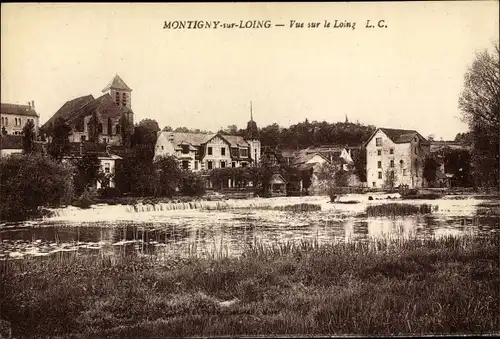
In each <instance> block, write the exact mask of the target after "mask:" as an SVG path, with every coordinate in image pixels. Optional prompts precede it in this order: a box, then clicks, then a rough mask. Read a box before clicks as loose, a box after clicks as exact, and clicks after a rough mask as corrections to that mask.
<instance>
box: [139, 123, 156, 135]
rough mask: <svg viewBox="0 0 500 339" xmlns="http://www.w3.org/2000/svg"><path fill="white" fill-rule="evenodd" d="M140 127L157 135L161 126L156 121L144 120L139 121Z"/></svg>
mask: <svg viewBox="0 0 500 339" xmlns="http://www.w3.org/2000/svg"><path fill="white" fill-rule="evenodd" d="M138 126H140V127H144V128H145V129H146V130H147V131H151V132H152V133H155V134H156V132H158V131H160V126H159V125H158V122H157V121H156V120H154V119H142V120H141V121H139V124H138Z"/></svg>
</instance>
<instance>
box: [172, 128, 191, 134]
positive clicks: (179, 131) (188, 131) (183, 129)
mask: <svg viewBox="0 0 500 339" xmlns="http://www.w3.org/2000/svg"><path fill="white" fill-rule="evenodd" d="M174 132H177V133H190V132H191V130H190V129H189V128H187V127H177V128H176V129H174Z"/></svg>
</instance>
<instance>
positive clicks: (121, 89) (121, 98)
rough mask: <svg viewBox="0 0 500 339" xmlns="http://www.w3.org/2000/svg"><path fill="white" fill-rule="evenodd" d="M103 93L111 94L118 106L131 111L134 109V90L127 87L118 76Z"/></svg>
mask: <svg viewBox="0 0 500 339" xmlns="http://www.w3.org/2000/svg"><path fill="white" fill-rule="evenodd" d="M102 92H103V93H107V94H109V95H110V96H111V98H112V99H113V100H114V101H115V103H116V104H117V105H118V106H120V107H123V108H128V109H129V110H131V109H132V94H131V92H132V89H131V88H130V87H128V86H127V84H126V83H125V81H123V79H122V78H120V76H119V75H118V74H115V76H114V77H113V79H112V80H111V82H110V83H109V84H108V85H107V86H106V87H104V89H103V90H102Z"/></svg>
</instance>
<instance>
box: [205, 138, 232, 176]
mask: <svg viewBox="0 0 500 339" xmlns="http://www.w3.org/2000/svg"><path fill="white" fill-rule="evenodd" d="M205 147H206V148H205V152H204V153H205V156H204V158H203V162H202V168H203V169H208V165H207V163H208V161H212V164H213V165H212V168H220V167H221V161H225V162H226V167H231V145H229V144H228V143H227V142H226V141H224V140H223V139H222V138H220V137H218V136H216V137H214V138H212V139H210V140H209V141H208V142H207V144H206V146H205ZM208 147H212V155H209V154H208ZM222 148H225V150H226V152H225V155H222V154H221V149H222Z"/></svg>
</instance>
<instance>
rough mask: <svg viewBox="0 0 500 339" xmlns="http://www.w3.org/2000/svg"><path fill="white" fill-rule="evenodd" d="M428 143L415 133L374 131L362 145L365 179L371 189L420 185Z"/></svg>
mask: <svg viewBox="0 0 500 339" xmlns="http://www.w3.org/2000/svg"><path fill="white" fill-rule="evenodd" d="M429 152H430V143H429V142H428V141H427V140H426V139H425V138H424V137H423V136H422V135H420V133H418V132H417V131H415V130H403V129H391V128H378V129H377V130H376V131H375V132H374V133H373V134H372V135H371V136H370V138H369V139H368V141H367V142H366V178H367V182H368V186H369V187H372V188H386V187H387V186H388V185H391V186H393V187H398V186H400V185H407V186H408V187H409V188H419V187H423V186H424V178H423V172H424V162H425V158H426V157H427V156H428V155H429Z"/></svg>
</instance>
